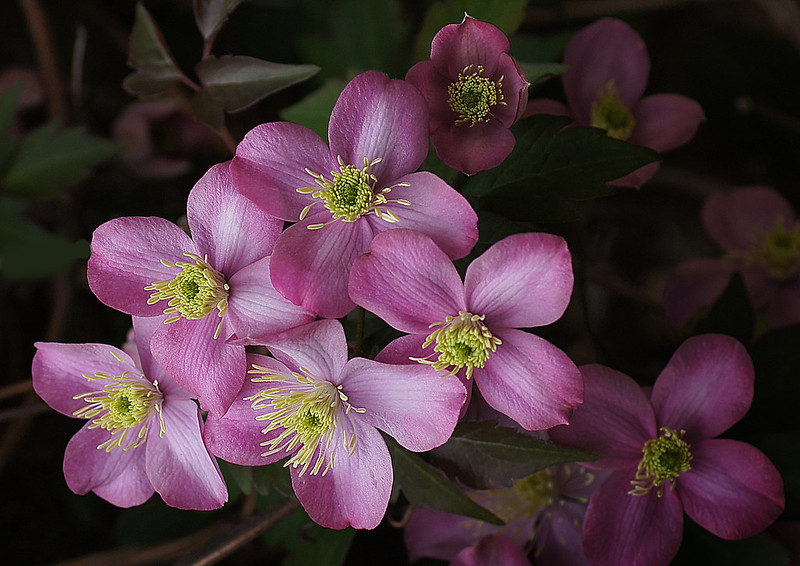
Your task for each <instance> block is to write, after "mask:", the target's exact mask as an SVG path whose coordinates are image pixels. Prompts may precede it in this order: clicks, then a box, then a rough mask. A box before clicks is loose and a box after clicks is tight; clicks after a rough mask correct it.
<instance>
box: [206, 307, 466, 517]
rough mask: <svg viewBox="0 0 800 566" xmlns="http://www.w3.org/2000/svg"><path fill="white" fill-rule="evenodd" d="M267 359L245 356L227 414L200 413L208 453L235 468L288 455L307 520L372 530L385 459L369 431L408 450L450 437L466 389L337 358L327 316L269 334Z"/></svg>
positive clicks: (413, 369) (421, 369)
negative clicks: (244, 375)
mask: <svg viewBox="0 0 800 566" xmlns="http://www.w3.org/2000/svg"><path fill="white" fill-rule="evenodd" d="M266 346H267V347H268V348H269V350H270V352H271V353H272V354H273V355H274V356H275V358H274V359H273V358H268V357H266V356H262V355H258V354H251V355H249V356H248V364H249V367H250V370H249V372H248V373H249V374H250V376H251V377H252V379H248V380H247V381H245V384H244V386H243V387H242V391H241V392H240V393H239V395H237V396H236V401H235V402H234V403H233V405H231V408H230V410H228V412H227V413H226V414H225V415H224V416H219V415H215V414H213V413H209V416H208V421H207V423H206V429H205V439H206V443H207V444H208V447H209V450H210V451H211V452H212V453H213V454H215V455H216V456H218V457H219V458H222V459H223V460H226V461H228V462H232V463H234V464H240V465H244V466H262V465H266V464H272V463H274V462H278V461H279V460H283V459H285V458H287V457H288V460H287V461H286V463H285V464H284V465H286V466H289V467H290V470H289V471H290V473H291V477H292V485H293V486H294V491H295V493H296V495H297V498H298V499H299V500H300V503H301V504H302V505H303V507H304V508H305V510H306V512H308V515H309V516H310V517H311V518H312V519H313V520H314V521H316V522H317V523H319V524H320V525H322V526H324V527H328V528H331V529H343V528H345V527H347V526H348V525H352V526H353V527H355V528H360V529H371V528H374V527H376V526H377V525H378V524H379V523H380V521H381V519H382V518H383V515H384V513H385V512H386V507H387V505H388V503H389V496H390V494H391V491H392V462H391V458H390V456H389V451H388V449H387V447H386V442H385V441H384V440H383V438H382V437H381V434H380V432H378V429H380V430H382V431H383V432H385V433H386V434H388V435H389V436H392V437H393V438H395V439H396V440H397V442H399V443H400V444H401V445H402V446H404V447H405V448H407V449H409V450H413V451H416V452H422V451H426V450H431V449H433V448H435V447H437V446H440V445H441V444H444V442H446V441H447V439H448V438H449V437H450V435H451V434H452V433H453V429H454V428H455V425H456V421H457V420H458V415H459V411H460V409H461V405H462V404H463V403H464V400H465V399H466V391H465V390H464V387H463V386H462V385H461V383H460V382H459V381H458V380H452V379H441V377H440V375H439V374H438V373H437V372H436V371H434V370H432V369H431V368H430V367H429V366H420V365H403V366H395V365H389V364H382V363H379V362H376V361H373V360H367V359H363V358H353V359H351V360H349V361H348V360H347V343H346V340H345V335H344V330H343V328H342V325H341V324H340V323H339V321H337V320H322V321H318V322H314V323H311V324H308V325H305V326H301V327H298V328H295V329H292V330H288V331H286V332H284V333H282V334H280V335H277V336H274V337H273V338H272V339H270V340H268V341H267V344H266Z"/></svg>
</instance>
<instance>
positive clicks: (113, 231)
mask: <svg viewBox="0 0 800 566" xmlns="http://www.w3.org/2000/svg"><path fill="white" fill-rule="evenodd" d="M185 252H189V253H194V254H196V253H198V251H197V247H196V246H195V245H194V243H193V242H192V240H191V239H190V238H189V236H187V235H186V233H185V232H184V231H183V230H181V229H180V228H179V227H178V226H176V225H175V224H173V223H172V222H169V221H168V220H164V219H163V218H158V217H155V216H149V217H142V216H128V217H124V218H115V219H114V220H109V221H108V222H106V223H105V224H102V225H100V226H99V227H98V228H97V229H96V230H95V231H94V235H93V236H92V255H91V257H90V258H89V264H88V268H87V272H86V277H87V279H88V280H89V287H90V288H91V289H92V292H93V293H94V294H95V295H96V296H97V298H98V299H100V301H101V302H102V303H104V304H106V305H108V306H110V307H111V308H114V309H117V310H121V311H122V312H124V313H128V314H134V315H137V316H158V315H160V314H161V313H162V312H163V310H164V309H165V308H167V307H166V302H158V303H155V304H153V305H148V304H147V299H149V298H150V294H151V293H152V291H145V287H147V286H148V285H151V284H153V283H157V282H159V281H165V280H169V279H173V278H174V277H175V276H176V275H177V274H178V273H180V270H178V269H176V268H171V267H166V266H165V265H163V264H162V263H161V260H166V261H168V262H170V263H175V262H178V261H187V260H188V258H187V257H186V256H185V255H184V253H185ZM189 261H190V260H189Z"/></svg>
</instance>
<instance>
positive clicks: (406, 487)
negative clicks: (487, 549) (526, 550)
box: [384, 435, 503, 525]
mask: <svg viewBox="0 0 800 566" xmlns="http://www.w3.org/2000/svg"><path fill="white" fill-rule="evenodd" d="M384 438H385V439H386V444H387V445H388V446H389V452H390V453H391V455H392V465H393V467H394V477H395V480H396V482H397V483H399V484H400V487H401V489H402V490H403V493H405V495H406V497H407V498H408V500H409V501H410V502H411V503H413V504H414V505H418V506H422V507H429V508H431V509H436V510H438V511H444V512H445V513H452V514H454V515H463V516H465V517H473V518H475V519H479V520H481V521H486V522H487V523H492V524H493V525H502V524H503V521H502V520H501V519H500V518H499V517H497V516H495V515H494V514H493V513H491V512H490V511H488V510H486V509H484V508H483V507H481V506H480V505H478V504H477V503H475V502H474V501H472V500H471V499H470V498H469V497H467V496H466V495H464V493H463V492H462V491H461V490H460V489H458V488H457V487H456V486H455V485H453V484H452V483H451V482H450V481H449V480H448V479H447V478H446V477H445V475H444V474H443V473H442V472H441V471H440V470H438V469H436V468H434V467H433V466H431V465H430V464H428V463H427V462H425V460H423V459H422V458H420V457H419V456H417V455H416V454H413V453H412V452H409V451H408V450H406V449H405V448H403V447H402V446H400V445H399V444H398V443H397V442H396V441H395V440H394V439H393V438H391V437H389V436H386V435H384Z"/></svg>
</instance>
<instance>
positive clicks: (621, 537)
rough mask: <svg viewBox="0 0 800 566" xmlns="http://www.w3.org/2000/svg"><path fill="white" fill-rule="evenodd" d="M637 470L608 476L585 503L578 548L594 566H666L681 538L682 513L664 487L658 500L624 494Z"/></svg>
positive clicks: (654, 496) (654, 495)
mask: <svg viewBox="0 0 800 566" xmlns="http://www.w3.org/2000/svg"><path fill="white" fill-rule="evenodd" d="M635 472H636V469H635V468H629V469H627V470H624V471H619V472H615V473H613V474H611V476H609V477H608V479H606V481H604V482H603V483H602V484H601V485H600V487H598V488H597V491H596V492H595V493H594V495H593V496H592V498H591V500H590V501H589V507H588V508H587V509H586V517H585V518H584V520H583V550H584V552H586V557H587V558H588V559H589V561H590V562H591V563H592V564H593V565H595V566H620V565H622V564H641V565H645V564H646V565H647V566H667V565H668V564H669V563H670V561H671V560H672V558H673V557H674V556H675V554H677V552H678V548H679V547H680V545H681V538H682V537H683V510H682V509H681V502H680V500H679V499H678V496H677V494H676V493H675V492H674V491H671V490H669V489H666V490H664V496H663V497H658V495H657V493H656V490H651V491H650V492H649V493H648V494H646V495H640V496H633V495H628V491H629V490H630V489H631V483H630V480H631V479H633V476H634V474H635Z"/></svg>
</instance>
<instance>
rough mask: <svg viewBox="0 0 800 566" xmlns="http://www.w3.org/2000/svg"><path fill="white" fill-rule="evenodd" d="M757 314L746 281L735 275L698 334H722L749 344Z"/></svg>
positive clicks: (700, 325)
mask: <svg viewBox="0 0 800 566" xmlns="http://www.w3.org/2000/svg"><path fill="white" fill-rule="evenodd" d="M755 321H756V317H755V312H753V307H752V305H751V304H750V297H749V295H748V294H747V288H746V287H745V286H744V279H743V278H742V275H741V274H740V273H738V272H736V273H734V274H733V277H731V280H730V282H729V283H728V286H727V287H725V290H724V291H723V292H722V295H720V297H719V299H717V302H716V303H714V305H713V306H712V307H711V309H710V310H709V311H708V314H707V315H706V316H705V318H703V319H702V320H701V321H700V322H699V323H698V324H697V327H696V328H695V333H696V334H709V333H720V334H727V335H728V336H733V337H734V338H736V339H737V340H739V341H740V342H743V343H745V344H749V343H750V340H751V339H752V338H753V331H754V329H755Z"/></svg>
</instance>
